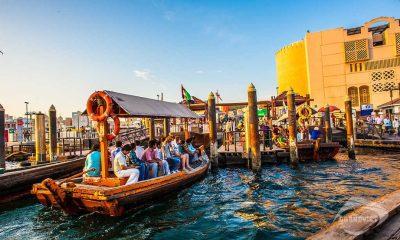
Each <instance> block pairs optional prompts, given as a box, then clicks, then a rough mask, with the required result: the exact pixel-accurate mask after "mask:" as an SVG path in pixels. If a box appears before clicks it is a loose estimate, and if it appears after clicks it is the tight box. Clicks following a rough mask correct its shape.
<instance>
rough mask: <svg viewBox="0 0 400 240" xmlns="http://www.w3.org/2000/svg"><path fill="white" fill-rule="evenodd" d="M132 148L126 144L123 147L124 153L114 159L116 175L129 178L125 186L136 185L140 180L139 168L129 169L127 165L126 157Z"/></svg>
mask: <svg viewBox="0 0 400 240" xmlns="http://www.w3.org/2000/svg"><path fill="white" fill-rule="evenodd" d="M131 150H132V147H131V146H130V145H129V144H126V145H125V146H123V147H122V151H121V152H119V153H118V154H117V155H116V156H115V158H114V173H115V175H116V176H117V177H119V178H121V177H129V179H128V181H127V182H126V184H125V185H129V184H132V183H135V182H137V181H138V180H139V170H138V169H137V167H128V166H127V164H126V157H127V156H128V155H129V152H130V151H131Z"/></svg>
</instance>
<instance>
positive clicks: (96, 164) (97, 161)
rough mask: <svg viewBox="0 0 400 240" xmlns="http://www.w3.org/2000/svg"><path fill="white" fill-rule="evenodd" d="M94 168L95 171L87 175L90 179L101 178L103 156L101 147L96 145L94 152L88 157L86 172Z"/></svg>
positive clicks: (93, 148)
mask: <svg viewBox="0 0 400 240" xmlns="http://www.w3.org/2000/svg"><path fill="white" fill-rule="evenodd" d="M91 168H94V169H95V171H92V172H88V173H86V175H87V176H89V177H99V176H100V171H101V155H100V145H99V144H94V145H93V146H92V151H91V152H90V153H89V154H88V155H87V157H86V161H85V170H89V169H91Z"/></svg>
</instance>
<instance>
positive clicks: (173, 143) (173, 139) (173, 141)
mask: <svg viewBox="0 0 400 240" xmlns="http://www.w3.org/2000/svg"><path fill="white" fill-rule="evenodd" d="M169 137H170V138H171V146H172V147H173V148H174V151H176V152H179V149H178V144H179V142H180V137H179V136H178V137H175V136H174V135H172V134H171V135H169Z"/></svg>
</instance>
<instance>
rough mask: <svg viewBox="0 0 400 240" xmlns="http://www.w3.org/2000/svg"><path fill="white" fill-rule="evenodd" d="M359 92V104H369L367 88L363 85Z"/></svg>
mask: <svg viewBox="0 0 400 240" xmlns="http://www.w3.org/2000/svg"><path fill="white" fill-rule="evenodd" d="M359 92H360V104H370V102H369V87H368V86H366V85H363V86H361V87H360V88H359Z"/></svg>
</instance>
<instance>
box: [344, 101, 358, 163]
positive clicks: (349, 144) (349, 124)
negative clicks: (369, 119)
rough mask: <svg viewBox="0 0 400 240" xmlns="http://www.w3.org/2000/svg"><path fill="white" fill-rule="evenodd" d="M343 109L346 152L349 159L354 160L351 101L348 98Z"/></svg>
mask: <svg viewBox="0 0 400 240" xmlns="http://www.w3.org/2000/svg"><path fill="white" fill-rule="evenodd" d="M344 108H345V115H346V134H347V151H348V155H349V158H350V159H355V158H356V154H355V152H354V134H353V116H352V111H351V99H350V97H349V96H347V97H346V99H345V100H344Z"/></svg>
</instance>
